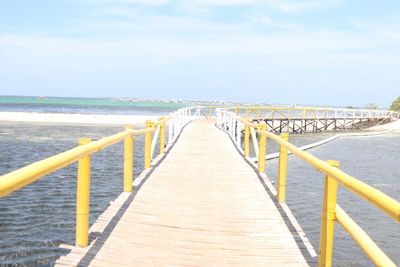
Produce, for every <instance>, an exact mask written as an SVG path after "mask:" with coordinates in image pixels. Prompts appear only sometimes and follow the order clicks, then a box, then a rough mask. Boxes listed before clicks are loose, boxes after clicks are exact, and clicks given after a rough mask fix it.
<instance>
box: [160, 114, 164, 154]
mask: <svg viewBox="0 0 400 267" xmlns="http://www.w3.org/2000/svg"><path fill="white" fill-rule="evenodd" d="M164 119H165V117H161V118H160V120H164ZM164 153H165V121H163V122H161V123H160V154H161V155H163V154H164Z"/></svg>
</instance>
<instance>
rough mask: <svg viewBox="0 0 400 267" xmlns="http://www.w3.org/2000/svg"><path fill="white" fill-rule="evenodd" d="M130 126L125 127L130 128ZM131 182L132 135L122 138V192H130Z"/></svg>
mask: <svg viewBox="0 0 400 267" xmlns="http://www.w3.org/2000/svg"><path fill="white" fill-rule="evenodd" d="M131 129H132V127H129V126H127V127H125V130H131ZM132 182H133V136H132V135H130V136H128V137H126V138H125V139H124V192H132Z"/></svg>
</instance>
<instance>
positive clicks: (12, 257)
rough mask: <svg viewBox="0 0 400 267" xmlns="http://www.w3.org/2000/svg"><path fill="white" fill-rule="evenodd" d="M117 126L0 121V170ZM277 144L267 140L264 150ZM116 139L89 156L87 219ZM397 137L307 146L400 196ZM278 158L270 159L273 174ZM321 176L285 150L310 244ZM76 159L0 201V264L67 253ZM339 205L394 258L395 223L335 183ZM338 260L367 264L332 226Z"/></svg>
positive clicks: (117, 174) (295, 204)
mask: <svg viewBox="0 0 400 267" xmlns="http://www.w3.org/2000/svg"><path fill="white" fill-rule="evenodd" d="M120 130H121V128H119V127H105V126H73V125H66V126H56V125H51V124H48V125H46V124H15V123H0V155H1V159H0V173H1V174H3V173H7V172H9V171H12V170H14V169H17V168H18V167H21V166H24V165H26V164H29V163H31V162H34V161H37V160H38V159H42V158H45V157H48V156H51V155H54V154H55V153H59V152H62V151H65V150H67V149H70V148H73V147H74V146H76V144H77V140H78V139H79V138H81V137H90V138H94V139H96V138H101V137H104V136H107V135H111V134H114V133H116V132H118V131H120ZM331 135H332V134H329V133H328V134H322V135H316V134H309V135H305V136H300V135H299V136H292V137H291V141H292V142H294V143H295V144H297V145H304V144H308V143H311V142H314V141H317V140H321V139H323V138H326V137H329V136H331ZM142 147H143V140H142V139H141V138H138V139H136V140H135V162H134V164H135V165H134V166H135V176H136V175H138V173H140V172H141V170H142V169H143V164H142V162H143V157H142V155H143V150H142ZM276 149H277V147H276V146H274V145H273V144H272V142H269V143H268V150H269V152H274V151H275V150H276ZM122 150H123V148H122V144H117V145H114V146H112V147H110V148H107V149H106V150H105V151H103V152H101V153H98V154H96V155H95V156H93V160H92V180H91V206H90V223H91V224H92V223H93V222H94V221H95V220H96V218H97V217H98V216H99V215H100V214H101V212H103V211H104V210H105V209H106V208H107V206H108V203H109V202H110V201H111V200H113V199H115V198H116V197H117V196H118V195H119V194H120V193H121V192H122V185H123V180H122V179H123V162H122V160H121V159H122ZM399 151H400V135H395V134H390V135H385V136H378V137H351V138H341V139H338V140H335V141H333V142H331V143H329V144H326V145H323V146H321V147H318V148H314V149H312V150H310V152H311V153H312V154H314V155H316V156H318V157H320V158H322V159H336V160H340V161H341V164H342V167H341V168H342V169H343V170H345V171H347V172H348V173H350V174H352V175H354V176H356V177H358V178H359V179H361V180H363V181H365V182H367V183H369V184H370V185H373V186H375V187H377V188H379V189H380V190H382V191H383V192H385V193H387V194H389V195H390V196H392V197H394V198H395V199H400V189H399V188H400V176H399V173H400V164H399V157H398V153H399ZM276 165H277V161H276V160H272V161H270V162H269V163H268V170H267V173H268V175H269V177H270V178H271V179H272V180H274V179H275V177H276ZM322 185H323V177H322V175H321V174H320V173H318V172H317V171H315V170H314V169H312V168H310V167H309V166H307V165H306V164H304V163H303V162H301V161H300V160H297V159H296V158H295V157H293V156H290V159H289V173H288V187H287V202H288V204H289V206H290V207H291V209H292V210H293V212H294V214H295V216H296V218H297V219H298V221H299V222H300V224H301V225H302V227H303V228H304V230H305V231H306V233H307V235H308V237H309V238H310V240H311V242H312V243H313V245H314V247H315V248H318V242H319V224H320V214H321V200H322ZM75 197H76V164H73V165H71V166H70V167H68V168H66V169H63V170H60V171H58V172H56V173H54V174H52V175H48V176H46V177H44V178H42V179H41V180H39V181H38V182H36V183H33V184H31V185H30V186H28V187H25V188H24V189H22V190H19V191H18V192H15V193H14V194H11V195H10V196H8V197H5V198H2V199H0V214H1V215H2V216H1V217H0V229H1V231H0V262H1V263H2V264H3V265H16V266H18V265H34V266H51V265H52V264H53V263H54V260H55V259H57V258H58V257H59V256H60V255H63V254H65V253H66V252H67V251H65V250H63V249H59V248H58V245H59V244H60V243H69V244H73V243H74V239H75ZM338 202H339V205H341V206H342V208H344V209H345V210H346V211H347V212H348V213H349V215H350V216H351V217H352V218H353V219H355V220H356V221H357V222H358V223H359V224H360V226H361V227H363V229H364V230H366V231H367V232H368V233H369V234H370V235H371V237H372V238H373V239H374V240H376V242H377V243H378V245H379V246H381V247H382V248H383V249H384V250H385V251H386V252H387V254H388V255H389V256H390V257H391V258H392V259H394V260H395V261H396V263H397V264H400V253H399V251H400V246H399V240H400V228H399V227H400V226H399V224H396V223H394V222H393V220H391V219H389V218H388V217H387V216H386V215H384V214H383V213H381V212H380V211H378V210H377V209H375V208H374V207H372V206H371V205H368V204H367V203H365V202H364V201H361V200H360V199H358V198H357V197H355V196H354V195H352V194H349V193H348V192H346V191H345V190H343V189H340V192H339V197H338ZM334 263H335V265H336V266H338V265H339V266H369V265H371V264H370V263H369V262H368V261H367V260H366V258H365V257H364V256H363V254H362V253H361V252H360V250H359V249H358V247H357V245H356V244H355V243H354V242H353V241H352V240H351V239H350V237H349V236H348V235H347V234H346V233H345V232H344V231H343V230H342V229H341V227H340V226H339V225H337V227H336V235H335V250H334Z"/></svg>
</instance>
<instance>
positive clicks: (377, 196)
mask: <svg viewBox="0 0 400 267" xmlns="http://www.w3.org/2000/svg"><path fill="white" fill-rule="evenodd" d="M225 114H226V115H227V116H228V117H229V116H230V117H231V118H232V117H233V118H234V119H235V120H236V122H237V123H242V124H243V126H244V151H243V152H244V155H245V156H246V157H249V150H250V149H249V144H250V141H249V139H250V136H251V135H250V132H251V128H252V129H254V130H255V131H256V132H257V133H258V134H259V141H258V146H259V147H258V151H259V152H258V171H259V172H260V173H264V171H265V154H266V142H267V138H270V139H272V140H274V141H275V142H277V143H278V144H279V145H280V148H279V162H278V179H277V196H276V197H277V200H278V201H279V202H285V198H286V197H285V194H286V193H285V192H286V174H287V159H288V151H290V152H292V153H293V154H294V155H296V156H297V157H299V158H300V159H302V160H304V161H305V162H307V163H308V164H310V165H311V166H313V167H315V168H316V169H317V170H319V171H320V172H322V173H324V174H325V189H324V203H323V212H322V220H321V236H320V249H319V256H318V265H319V266H331V265H332V250H333V236H334V222H335V221H338V222H339V223H340V224H341V225H342V226H343V228H344V229H345V230H346V231H347V232H348V233H349V234H350V236H352V237H353V239H354V240H355V241H356V242H357V244H358V245H359V246H360V248H361V249H362V250H363V251H364V253H365V254H366V255H367V256H368V257H369V258H370V259H371V260H372V262H373V263H374V264H376V265H378V266H395V264H394V263H393V262H392V261H391V260H390V259H389V258H388V257H387V256H386V254H385V253H384V252H383V251H382V250H381V249H380V248H379V247H378V246H377V245H376V244H375V243H374V241H372V239H371V238H370V237H369V236H368V235H367V234H366V233H365V232H364V231H363V230H362V229H361V228H360V227H359V226H358V225H357V224H356V223H355V222H354V221H353V220H352V219H351V218H350V217H349V216H348V215H347V214H346V213H345V212H344V211H343V210H342V209H341V208H340V207H339V206H338V205H337V204H336V195H337V190H338V186H339V185H342V186H343V187H344V188H346V189H348V190H349V191H351V192H352V193H354V194H356V195H357V196H359V197H361V198H362V199H364V200H367V201H368V202H370V203H372V204H373V205H375V206H376V207H378V208H379V209H380V210H382V211H383V212H385V213H386V214H388V215H389V216H390V217H392V218H393V219H395V221H397V222H400V202H399V201H397V200H395V199H393V198H391V197H390V196H388V195H386V194H384V193H383V192H381V191H379V190H378V189H376V188H374V187H372V186H370V185H368V184H366V183H364V182H362V181H360V180H358V179H356V178H355V177H353V176H351V175H349V174H347V173H345V172H343V171H341V170H339V165H340V164H339V162H337V161H327V162H325V161H322V160H320V159H318V158H317V157H315V156H313V155H311V154H310V153H308V152H305V151H303V150H301V149H300V148H298V147H296V146H294V145H293V144H291V143H289V142H288V134H287V133H282V134H281V135H280V136H278V135H275V134H273V133H271V132H269V131H266V130H265V126H266V125H265V122H261V123H258V124H256V123H253V122H251V121H250V120H249V119H248V118H242V117H239V116H237V115H236V114H235V113H233V112H226V111H225ZM229 120H230V119H228V121H229ZM228 125H229V127H235V126H234V125H235V124H232V123H231V124H228ZM236 127H239V126H236ZM236 138H240V137H238V136H236Z"/></svg>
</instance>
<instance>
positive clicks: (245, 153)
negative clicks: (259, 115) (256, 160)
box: [244, 118, 250, 158]
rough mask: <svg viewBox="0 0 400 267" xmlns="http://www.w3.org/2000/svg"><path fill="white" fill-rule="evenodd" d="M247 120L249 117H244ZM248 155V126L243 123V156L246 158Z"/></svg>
mask: <svg viewBox="0 0 400 267" xmlns="http://www.w3.org/2000/svg"><path fill="white" fill-rule="evenodd" d="M245 120H246V121H247V122H248V121H249V119H247V118H245ZM249 155H250V126H249V125H247V124H244V156H245V157H246V158H247V157H249Z"/></svg>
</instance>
